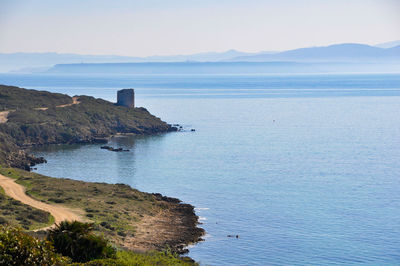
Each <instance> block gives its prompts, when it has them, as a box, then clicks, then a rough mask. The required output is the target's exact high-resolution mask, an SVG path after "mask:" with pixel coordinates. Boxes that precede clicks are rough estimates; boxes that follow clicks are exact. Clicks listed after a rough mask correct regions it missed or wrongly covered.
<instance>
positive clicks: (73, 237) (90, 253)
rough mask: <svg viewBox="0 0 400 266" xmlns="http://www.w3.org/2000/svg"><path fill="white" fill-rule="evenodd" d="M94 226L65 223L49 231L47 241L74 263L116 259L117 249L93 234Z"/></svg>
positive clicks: (75, 222) (74, 222) (76, 222)
mask: <svg viewBox="0 0 400 266" xmlns="http://www.w3.org/2000/svg"><path fill="white" fill-rule="evenodd" d="M92 230H93V224H88V223H81V222H78V221H73V222H68V221H63V222H61V223H60V224H58V225H56V227H55V228H54V229H51V230H50V231H49V234H48V237H47V239H48V240H49V241H50V242H51V243H52V244H53V245H54V248H55V249H56V251H57V252H58V253H61V254H62V255H64V256H68V257H70V258H71V259H72V260H73V261H74V262H87V261H90V260H94V259H105V258H114V257H115V252H116V251H115V249H114V248H112V247H111V246H110V245H109V244H108V243H107V241H106V240H105V239H104V238H103V237H100V236H96V235H94V234H93V233H92Z"/></svg>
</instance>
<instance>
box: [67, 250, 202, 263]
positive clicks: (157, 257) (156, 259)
mask: <svg viewBox="0 0 400 266" xmlns="http://www.w3.org/2000/svg"><path fill="white" fill-rule="evenodd" d="M73 265H85V266H89V265H93V266H94V265H96V266H99V265H102V266H151V265H165V266H167V265H181V266H189V265H198V264H197V263H195V262H194V261H193V260H191V259H190V258H188V257H183V258H182V257H178V256H176V255H173V254H172V253H170V252H161V251H159V252H147V253H136V252H131V251H125V250H119V251H117V258H116V259H102V260H94V261H91V262H88V263H84V264H73Z"/></svg>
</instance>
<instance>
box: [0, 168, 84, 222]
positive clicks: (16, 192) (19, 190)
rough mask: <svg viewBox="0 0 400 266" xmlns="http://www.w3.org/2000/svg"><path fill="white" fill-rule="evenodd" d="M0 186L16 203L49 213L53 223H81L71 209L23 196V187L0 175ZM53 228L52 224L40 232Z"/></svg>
mask: <svg viewBox="0 0 400 266" xmlns="http://www.w3.org/2000/svg"><path fill="white" fill-rule="evenodd" d="M0 186H2V187H3V189H4V191H5V193H6V194H7V195H8V196H10V197H12V198H14V199H16V200H18V201H21V202H22V203H24V204H27V205H29V206H31V207H33V208H36V209H40V210H43V211H47V212H49V213H50V214H51V215H52V216H53V217H54V220H55V223H60V222H62V221H65V220H68V221H74V220H77V221H83V219H82V218H81V217H80V216H79V215H78V214H76V211H73V210H72V209H69V208H66V207H62V206H54V205H50V204H47V203H44V202H41V201H38V200H35V199H33V198H31V197H29V196H28V195H26V194H25V187H23V186H21V185H19V184H17V183H15V180H14V179H12V178H9V177H6V176H3V175H1V174H0ZM53 226H54V224H53V225H52V226H49V227H45V228H41V230H45V229H48V228H51V227H53Z"/></svg>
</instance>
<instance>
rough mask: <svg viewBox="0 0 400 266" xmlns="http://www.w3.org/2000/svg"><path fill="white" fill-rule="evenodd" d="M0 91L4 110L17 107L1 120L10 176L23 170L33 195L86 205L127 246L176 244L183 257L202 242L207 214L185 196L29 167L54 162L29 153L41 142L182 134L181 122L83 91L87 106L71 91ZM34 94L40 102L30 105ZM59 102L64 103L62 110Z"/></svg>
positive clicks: (0, 158)
mask: <svg viewBox="0 0 400 266" xmlns="http://www.w3.org/2000/svg"><path fill="white" fill-rule="evenodd" d="M0 96H2V97H0V107H1V108H0V109H1V110H13V111H12V112H11V113H10V114H9V115H8V117H7V120H6V121H5V122H3V123H1V124H0V166H1V165H3V166H7V167H11V168H8V170H7V172H5V173H4V174H7V173H15V174H14V175H15V176H20V178H21V180H23V182H24V183H25V184H26V183H29V185H27V187H26V188H27V190H26V193H27V194H31V193H32V195H35V196H34V198H36V199H37V200H40V201H42V202H47V203H49V204H65V205H66V206H69V207H72V208H79V209H81V212H82V214H83V215H86V217H88V218H89V219H90V220H91V221H93V222H94V223H95V224H96V225H97V226H98V230H99V231H100V232H101V233H104V234H105V235H106V236H107V237H109V238H110V239H111V240H112V241H113V242H114V243H115V244H116V245H117V246H120V247H122V248H126V249H130V250H139V251H149V250H163V249H165V248H166V247H168V248H169V249H171V250H172V251H174V252H176V253H179V254H183V253H185V252H187V249H186V246H187V245H189V244H191V243H195V242H198V241H201V236H202V235H203V234H204V230H203V229H201V228H198V227H197V226H198V224H199V217H198V216H197V215H196V214H195V212H194V207H193V206H192V205H190V204H184V203H181V201H180V200H179V199H175V198H169V197H165V196H162V195H161V194H149V193H144V192H140V191H137V190H135V189H133V188H131V187H129V186H127V185H123V184H115V185H113V184H104V183H90V182H82V181H75V180H70V179H60V178H52V177H46V176H42V175H39V174H35V173H32V172H29V171H30V170H31V168H32V167H33V166H35V165H36V164H39V163H45V162H46V159H45V158H43V157H38V158H37V157H35V156H33V155H31V154H29V149H30V148H31V147H34V146H40V145H48V144H90V143H107V142H108V140H109V138H111V137H112V136H115V135H124V134H133V135H152V134H159V133H166V132H172V131H178V130H179V129H178V127H175V126H172V125H169V124H167V123H165V122H163V121H162V120H161V119H159V118H158V117H155V116H153V115H152V114H150V113H149V112H148V111H147V110H146V109H145V108H126V107H121V106H115V105H114V104H113V103H111V102H108V101H104V100H102V99H95V98H93V97H88V96H77V97H78V98H79V104H70V103H71V102H73V101H72V100H71V99H72V98H71V97H69V96H67V95H62V94H54V93H48V92H39V91H35V90H26V89H22V88H18V87H11V86H3V85H0ZM3 98H4V99H5V98H6V99H7V101H3V100H2V99H3ZM27 98H30V99H32V100H31V101H29V102H28V103H27V102H26V99H27ZM59 106H63V108H62V111H61V109H60V108H58V107H59ZM104 148H105V149H108V150H111V151H121V150H120V149H114V148H112V147H108V146H104ZM0 168H1V167H0ZM17 168H19V169H23V170H26V171H22V170H19V169H17ZM14 178H15V177H14ZM122 221H123V222H122Z"/></svg>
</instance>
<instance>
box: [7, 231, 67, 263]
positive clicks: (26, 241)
mask: <svg viewBox="0 0 400 266" xmlns="http://www.w3.org/2000/svg"><path fill="white" fill-rule="evenodd" d="M66 263H67V259H66V258H63V257H61V256H60V255H58V254H56V253H55V252H54V248H53V247H52V245H51V244H50V243H49V242H48V241H40V240H38V239H35V238H33V237H31V236H29V235H27V234H25V233H23V232H22V231H21V230H20V229H16V228H11V227H6V226H0V265H65V264H66Z"/></svg>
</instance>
